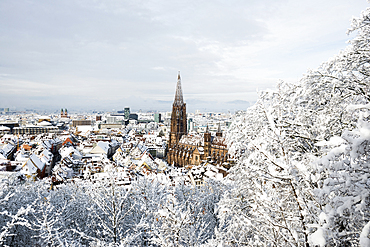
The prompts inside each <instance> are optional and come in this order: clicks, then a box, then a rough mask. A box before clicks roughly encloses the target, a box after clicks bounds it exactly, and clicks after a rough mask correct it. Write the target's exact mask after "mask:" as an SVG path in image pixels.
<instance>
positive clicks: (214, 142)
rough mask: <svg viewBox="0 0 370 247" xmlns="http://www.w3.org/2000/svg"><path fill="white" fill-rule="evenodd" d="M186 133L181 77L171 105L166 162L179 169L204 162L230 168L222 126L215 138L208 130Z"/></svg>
mask: <svg viewBox="0 0 370 247" xmlns="http://www.w3.org/2000/svg"><path fill="white" fill-rule="evenodd" d="M187 131H188V129H187V117H186V103H184V99H183V94H182V89H181V78H180V73H179V74H178V78H177V86H176V93H175V100H174V102H173V105H172V115H171V130H170V136H169V141H168V150H167V162H168V163H169V164H174V165H175V166H179V167H189V166H192V165H200V164H202V163H203V162H209V163H212V164H216V165H225V166H228V158H229V155H228V150H227V145H226V141H225V138H224V137H223V136H222V132H221V126H220V124H219V125H218V130H217V133H216V135H215V136H212V135H211V132H210V131H209V129H208V126H207V128H206V131H205V133H203V134H196V133H194V134H188V132H187Z"/></svg>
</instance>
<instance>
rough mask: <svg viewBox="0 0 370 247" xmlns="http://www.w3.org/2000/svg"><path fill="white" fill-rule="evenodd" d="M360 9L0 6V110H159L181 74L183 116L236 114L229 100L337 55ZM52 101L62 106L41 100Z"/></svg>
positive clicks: (101, 2) (257, 4)
mask: <svg viewBox="0 0 370 247" xmlns="http://www.w3.org/2000/svg"><path fill="white" fill-rule="evenodd" d="M367 6H368V4H366V1H363V0H355V1H351V2H348V1H347V0H336V1H334V0H330V1H329V0H328V1H325V2H322V1H319V0H312V1H289V0H278V1H268V0H262V1H261V0H258V1H257V0H249V1H240V0H230V1H222V0H221V1H197V0H190V1H175V2H174V1H164V0H148V1H115V0H97V1H87V0H79V1H73V0H65V1H40V0H31V1H29V0H27V1H26V0H20V1H11V0H3V1H1V2H0V33H1V36H0V50H1V56H0V87H1V90H0V97H1V99H0V103H1V104H2V106H1V107H6V106H7V105H8V104H9V105H10V104H11V105H14V106H16V107H18V108H25V107H28V106H29V105H30V104H32V105H33V106H32V107H36V106H37V107H40V106H45V105H49V106H51V105H58V104H68V105H69V106H68V108H72V109H73V107H74V106H76V108H77V107H79V108H84V107H86V109H90V107H92V106H94V107H96V108H99V107H101V109H103V108H104V109H107V108H108V109H110V108H119V106H120V104H121V102H124V104H125V105H131V106H132V107H133V108H138V109H140V108H141V109H145V108H146V107H148V108H155V107H158V108H160V107H164V103H163V102H172V100H173V96H174V92H175V86H176V80H177V71H179V70H180V71H181V76H182V79H183V80H182V82H183V92H184V98H185V99H187V100H188V101H187V102H188V108H189V109H190V108H191V107H192V106H190V105H191V104H194V107H195V106H196V107H200V108H201V107H203V108H204V109H210V108H212V109H213V108H215V106H217V107H221V108H222V107H223V106H224V105H230V106H234V107H238V106H239V105H238V104H233V103H230V102H233V101H235V102H238V101H240V102H242V101H247V102H252V101H255V100H256V99H257V94H256V89H257V88H259V90H263V89H266V88H273V87H274V85H275V83H276V82H277V81H278V80H279V79H282V80H286V81H290V82H294V81H297V80H298V79H299V78H300V76H301V75H302V74H303V73H305V72H306V70H307V69H308V68H315V67H317V66H319V65H320V63H321V62H322V61H325V60H327V59H328V58H329V57H331V56H333V55H335V54H336V53H337V52H338V51H339V50H340V49H343V48H344V47H345V46H346V44H345V40H346V39H348V37H347V36H346V34H345V31H346V29H347V28H348V27H349V24H350V22H349V20H350V18H351V16H356V15H357V16H358V15H359V14H360V11H361V10H363V9H364V8H365V7H367ZM10 95H12V97H10ZM50 96H52V97H53V99H55V100H58V101H59V102H57V103H55V102H53V103H50V102H48V101H49V98H48V97H50ZM34 97H39V100H37V101H36V100H34ZM13 99H16V100H13ZM209 102H213V103H212V104H209ZM227 102H229V103H227ZM145 104H148V105H147V106H146V105H145ZM223 104H224V105H223ZM168 107H169V108H170V107H171V104H170V105H169V106H168Z"/></svg>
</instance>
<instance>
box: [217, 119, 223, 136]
mask: <svg viewBox="0 0 370 247" xmlns="http://www.w3.org/2000/svg"><path fill="white" fill-rule="evenodd" d="M216 136H220V137H222V130H221V123H220V122H219V123H218V129H217V132H216Z"/></svg>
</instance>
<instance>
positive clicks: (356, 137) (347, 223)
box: [310, 113, 370, 246]
mask: <svg viewBox="0 0 370 247" xmlns="http://www.w3.org/2000/svg"><path fill="white" fill-rule="evenodd" d="M366 115H369V113H366ZM318 145H321V146H324V147H326V148H328V150H329V151H328V154H327V155H325V156H324V157H322V158H321V159H320V160H319V161H318V170H319V171H320V173H321V174H323V175H322V177H323V178H325V179H324V180H321V181H320V187H319V188H318V189H316V190H315V194H316V195H317V197H318V199H319V202H320V204H321V205H323V207H322V209H323V210H322V212H321V214H320V221H319V222H318V224H317V225H316V226H317V230H316V231H315V232H314V233H313V234H312V235H311V237H310V238H311V242H312V243H314V244H320V245H321V246H324V244H326V245H329V246H333V245H335V246H358V244H360V245H361V246H369V244H370V239H369V237H370V235H369V233H370V232H369V222H370V211H369V208H370V177H369V174H370V122H368V121H365V120H363V119H360V120H359V122H358V126H357V128H356V129H354V130H352V131H349V130H347V131H344V132H343V134H342V136H341V137H332V138H331V139H330V140H329V141H325V142H321V143H318Z"/></svg>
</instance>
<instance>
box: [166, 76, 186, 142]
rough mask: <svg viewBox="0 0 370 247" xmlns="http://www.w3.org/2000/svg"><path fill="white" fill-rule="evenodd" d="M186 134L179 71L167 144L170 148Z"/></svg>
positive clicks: (184, 110) (184, 107)
mask: <svg viewBox="0 0 370 247" xmlns="http://www.w3.org/2000/svg"><path fill="white" fill-rule="evenodd" d="M186 134H187V120H186V104H185V103H184V99H183V96H182V89H181V77H180V71H179V74H178V76H177V85H176V93H175V100H174V101H173V104H172V115H171V132H170V140H169V145H168V146H169V147H170V148H172V147H173V146H174V145H176V144H177V143H178V142H179V140H180V139H181V136H182V135H186Z"/></svg>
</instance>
